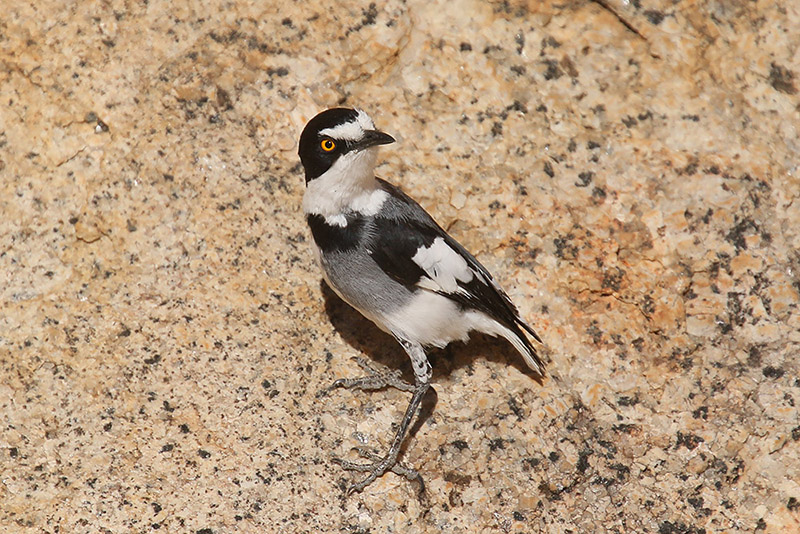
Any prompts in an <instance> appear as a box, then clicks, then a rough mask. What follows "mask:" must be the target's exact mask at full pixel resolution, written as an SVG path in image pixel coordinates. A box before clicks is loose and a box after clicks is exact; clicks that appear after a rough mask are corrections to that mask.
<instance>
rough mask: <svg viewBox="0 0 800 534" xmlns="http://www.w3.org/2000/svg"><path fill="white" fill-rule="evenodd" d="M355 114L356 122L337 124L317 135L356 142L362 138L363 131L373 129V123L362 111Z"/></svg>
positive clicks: (358, 110)
mask: <svg viewBox="0 0 800 534" xmlns="http://www.w3.org/2000/svg"><path fill="white" fill-rule="evenodd" d="M356 113H357V115H356V120H354V121H351V122H345V123H344V124H339V125H338V126H334V127H333V128H325V129H324V130H320V132H319V134H320V135H327V136H328V137H333V138H334V139H343V140H345V141H358V140H359V139H361V138H362V137H364V130H374V129H375V123H374V122H372V119H371V118H370V116H369V115H367V114H366V113H365V112H364V111H362V110H360V109H357V110H356Z"/></svg>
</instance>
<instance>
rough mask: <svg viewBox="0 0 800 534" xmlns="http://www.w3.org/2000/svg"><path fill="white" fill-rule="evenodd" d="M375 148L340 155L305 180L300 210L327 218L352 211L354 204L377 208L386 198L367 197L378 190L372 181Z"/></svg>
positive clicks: (365, 207)
mask: <svg viewBox="0 0 800 534" xmlns="http://www.w3.org/2000/svg"><path fill="white" fill-rule="evenodd" d="M377 150H378V147H371V148H368V149H366V150H358V151H355V152H347V153H346V154H342V155H341V156H340V157H339V159H337V160H336V162H335V163H334V164H333V165H331V168H330V169H328V170H327V171H325V172H324V173H323V174H322V175H320V176H319V177H318V178H315V179H313V180H311V181H310V182H308V185H307V186H306V192H305V194H304V195H303V212H304V213H306V214H312V213H313V214H316V215H322V216H323V217H331V216H335V215H341V214H343V213H344V212H345V211H348V210H354V208H353V206H354V204H355V205H357V206H361V207H362V209H367V210H369V209H375V206H377V208H378V209H379V208H380V206H381V205H382V204H383V201H385V200H386V197H384V196H382V195H380V194H379V195H376V196H375V197H372V196H371V195H374V194H375V192H376V191H377V190H378V189H379V187H378V182H377V181H376V180H375V160H376V158H377V155H378V154H377ZM381 199H382V200H381Z"/></svg>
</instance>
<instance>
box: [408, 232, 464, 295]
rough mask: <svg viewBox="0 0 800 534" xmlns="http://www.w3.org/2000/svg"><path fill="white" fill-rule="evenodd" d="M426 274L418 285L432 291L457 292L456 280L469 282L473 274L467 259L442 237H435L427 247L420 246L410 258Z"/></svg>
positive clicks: (458, 289)
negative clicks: (426, 276) (426, 277)
mask: <svg viewBox="0 0 800 534" xmlns="http://www.w3.org/2000/svg"><path fill="white" fill-rule="evenodd" d="M411 259H412V260H414V263H416V264H417V265H419V266H420V268H421V269H422V270H423V271H425V274H427V275H428V279H427V280H426V279H424V278H423V279H422V280H420V281H419V284H418V285H419V286H420V287H423V288H425V289H431V290H434V291H444V292H446V293H457V292H459V291H461V289H460V288H459V287H458V282H469V281H470V280H472V278H473V277H474V276H475V272H474V271H473V270H472V269H470V267H469V264H468V263H467V260H466V259H465V258H464V257H463V256H462V255H461V254H459V253H458V252H457V251H455V250H453V249H452V248H450V246H449V245H448V244H447V243H446V242H445V240H444V238H441V237H437V238H436V239H434V240H433V243H431V246H429V247H421V248H420V249H419V250H417V253H416V254H414V257H413V258H411Z"/></svg>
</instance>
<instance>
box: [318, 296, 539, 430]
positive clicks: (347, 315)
mask: <svg viewBox="0 0 800 534" xmlns="http://www.w3.org/2000/svg"><path fill="white" fill-rule="evenodd" d="M320 286H321V289H322V295H323V298H324V299H325V312H326V313H327V314H328V317H329V318H330V320H331V323H332V324H333V326H334V328H335V329H336V330H337V332H339V334H340V335H341V336H342V339H344V340H345V342H347V343H348V344H349V345H350V346H352V347H353V348H355V349H356V350H358V351H359V352H361V353H363V354H365V355H367V357H369V358H370V359H372V360H373V361H375V362H377V363H379V364H381V365H383V366H385V367H388V368H389V369H401V370H402V371H403V375H404V376H405V377H406V380H408V379H409V378H411V380H408V381H409V382H410V383H413V382H414V380H413V372H412V371H411V364H410V361H409V358H408V356H407V355H406V353H405V351H404V350H403V349H402V347H401V346H400V344H399V343H398V342H397V341H396V340H395V339H394V338H393V337H392V336H391V335H389V334H387V333H385V332H383V331H382V330H381V329H379V328H378V327H377V326H375V324H374V323H373V322H372V321H370V320H369V319H367V318H365V317H364V316H363V315H361V313H359V312H358V311H357V310H356V309H354V308H352V307H351V306H350V305H349V304H347V303H346V302H344V301H343V300H342V299H341V298H339V296H338V295H336V293H334V292H333V290H331V289H330V287H328V285H327V284H326V283H325V281H320ZM426 354H427V355H428V359H429V361H430V363H431V368H432V372H433V379H434V381H435V380H437V379H440V378H443V377H447V376H449V375H450V373H452V372H453V370H455V369H459V368H462V367H466V368H468V372H470V371H469V370H470V369H471V366H472V363H473V362H474V361H475V360H477V359H481V358H482V359H484V360H487V361H491V362H498V363H501V364H503V365H507V366H511V367H514V368H516V369H517V370H518V371H520V372H521V373H523V374H525V375H527V376H529V377H530V378H531V379H532V380H533V381H535V382H537V383H538V384H539V385H540V386H541V385H542V383H543V378H542V377H541V376H539V374H538V373H536V372H535V371H533V370H531V369H530V368H529V367H528V366H527V365H526V364H525V361H524V360H523V358H522V356H521V355H520V354H519V353H518V352H517V351H516V350H515V349H514V348H513V346H512V345H511V344H510V343H508V342H507V341H506V340H505V339H503V338H493V337H491V336H488V335H484V334H479V333H477V332H473V333H472V334H471V335H470V341H469V343H451V344H450V345H448V346H447V347H446V348H444V349H428V350H426ZM346 378H351V377H346ZM430 391H434V389H433V388H431V389H430V390H429V394H428V395H427V396H426V398H425V399H424V400H423V403H422V409H421V411H420V416H419V417H418V418H417V422H416V424H415V425H414V427H413V428H412V430H411V432H410V434H413V433H416V432H417V431H418V430H419V427H420V426H421V425H422V423H424V422H425V420H426V419H427V418H428V417H429V416H430V414H431V413H432V412H433V408H434V407H435V406H436V398H435V397H436V394H435V391H434V393H433V394H431V393H430ZM430 397H434V398H433V399H430Z"/></svg>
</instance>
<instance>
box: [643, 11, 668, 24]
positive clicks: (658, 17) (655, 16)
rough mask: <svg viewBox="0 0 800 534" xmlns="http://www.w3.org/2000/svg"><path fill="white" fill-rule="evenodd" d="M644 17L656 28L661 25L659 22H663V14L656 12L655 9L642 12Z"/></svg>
mask: <svg viewBox="0 0 800 534" xmlns="http://www.w3.org/2000/svg"><path fill="white" fill-rule="evenodd" d="M644 16H645V17H646V18H647V20H648V21H649V22H650V24H653V25H654V26H658V25H659V24H661V21H663V20H664V14H663V13H662V12H661V11H656V10H655V9H648V10H647V11H645V12H644Z"/></svg>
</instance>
